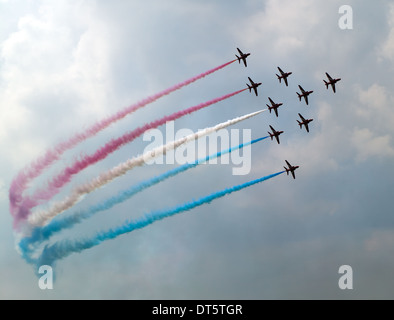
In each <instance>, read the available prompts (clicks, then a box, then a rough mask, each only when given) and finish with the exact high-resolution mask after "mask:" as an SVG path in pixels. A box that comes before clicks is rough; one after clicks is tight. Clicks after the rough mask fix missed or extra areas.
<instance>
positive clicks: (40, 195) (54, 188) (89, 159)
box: [15, 89, 246, 223]
mask: <svg viewBox="0 0 394 320" xmlns="http://www.w3.org/2000/svg"><path fill="white" fill-rule="evenodd" d="M245 90H246V89H242V90H238V91H235V92H232V93H229V94H226V95H224V96H221V97H218V98H215V99H212V100H210V101H207V102H203V103H200V104H198V105H196V106H193V107H190V108H187V109H184V110H182V111H178V112H175V113H173V114H171V115H169V116H164V117H162V118H161V119H158V120H155V121H153V122H150V123H147V124H145V125H143V126H141V127H139V128H136V129H134V130H133V131H129V132H127V133H125V134H124V135H123V136H121V137H119V138H116V139H112V140H110V141H109V142H108V143H106V144H105V145H104V146H103V147H101V148H99V149H98V150H96V152H95V153H93V154H91V155H87V156H84V157H83V158H82V159H81V160H77V161H75V162H74V163H73V164H72V165H71V166H69V167H67V168H65V169H64V170H62V171H61V173H60V174H58V175H57V176H56V177H54V178H53V179H51V180H50V181H49V182H48V183H47V185H46V187H45V188H43V189H38V190H37V191H36V192H35V193H34V194H33V195H32V196H30V197H24V199H23V200H22V202H21V205H20V207H19V208H18V209H17V215H16V216H15V221H16V223H19V221H21V220H25V219H26V218H27V217H28V216H29V215H30V213H31V210H30V209H31V208H34V207H35V206H37V205H38V204H40V203H42V202H43V201H46V200H49V199H51V198H52V197H53V196H54V195H56V194H57V193H58V192H59V191H60V188H62V187H63V186H64V185H66V184H67V183H68V182H69V181H70V180H71V178H72V176H74V175H75V174H77V173H78V172H80V171H82V170H83V169H85V168H86V167H88V166H90V165H92V164H95V163H96V162H98V161H100V160H103V159H104V158H106V157H107V156H108V155H109V154H111V153H112V152H114V151H116V150H117V149H119V148H120V147H121V146H123V145H125V144H127V143H130V142H131V141H133V140H134V139H136V138H137V137H139V136H140V135H142V134H143V133H144V132H145V131H147V130H150V129H154V128H157V127H159V126H161V125H163V124H165V123H166V122H168V121H173V120H176V119H179V118H181V117H183V116H185V115H188V114H191V113H193V112H196V111H198V110H201V109H203V108H206V107H208V106H210V105H213V104H215V103H218V102H220V101H223V100H225V99H228V98H230V97H232V96H234V95H237V94H239V93H241V92H243V91H245Z"/></svg>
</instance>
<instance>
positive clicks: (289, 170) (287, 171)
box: [283, 160, 300, 179]
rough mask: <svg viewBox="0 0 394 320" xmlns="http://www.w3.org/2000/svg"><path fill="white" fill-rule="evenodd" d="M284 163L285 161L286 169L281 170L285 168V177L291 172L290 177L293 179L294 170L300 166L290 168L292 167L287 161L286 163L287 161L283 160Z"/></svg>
mask: <svg viewBox="0 0 394 320" xmlns="http://www.w3.org/2000/svg"><path fill="white" fill-rule="evenodd" d="M285 161H286V164H287V165H288V168H286V167H283V168H285V170H286V173H287V175H289V172H291V175H292V176H293V178H294V179H295V173H294V171H295V170H296V169H298V168H299V167H300V166H292V165H291V164H290V163H289V161H287V160H285Z"/></svg>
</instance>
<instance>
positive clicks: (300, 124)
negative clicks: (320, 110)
mask: <svg viewBox="0 0 394 320" xmlns="http://www.w3.org/2000/svg"><path fill="white" fill-rule="evenodd" d="M297 122H298V124H299V126H300V129H302V123H301V122H300V121H298V120H297Z"/></svg>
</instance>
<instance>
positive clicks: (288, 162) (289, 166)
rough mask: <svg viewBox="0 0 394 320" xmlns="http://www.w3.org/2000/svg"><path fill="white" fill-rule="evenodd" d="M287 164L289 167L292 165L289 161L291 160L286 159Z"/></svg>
mask: <svg viewBox="0 0 394 320" xmlns="http://www.w3.org/2000/svg"><path fill="white" fill-rule="evenodd" d="M285 161H286V164H287V165H288V166H289V168H290V167H291V164H290V163H289V161H287V160H285Z"/></svg>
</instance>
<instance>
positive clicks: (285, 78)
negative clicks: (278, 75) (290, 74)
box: [283, 77, 289, 87]
mask: <svg viewBox="0 0 394 320" xmlns="http://www.w3.org/2000/svg"><path fill="white" fill-rule="evenodd" d="M283 80H285V84H286V87H288V86H289V84H288V83H287V77H284V78H283Z"/></svg>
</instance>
